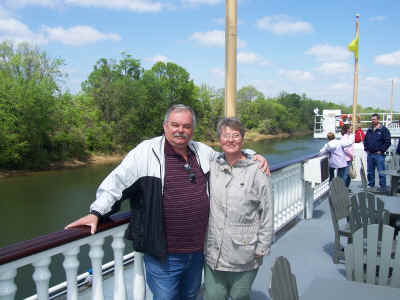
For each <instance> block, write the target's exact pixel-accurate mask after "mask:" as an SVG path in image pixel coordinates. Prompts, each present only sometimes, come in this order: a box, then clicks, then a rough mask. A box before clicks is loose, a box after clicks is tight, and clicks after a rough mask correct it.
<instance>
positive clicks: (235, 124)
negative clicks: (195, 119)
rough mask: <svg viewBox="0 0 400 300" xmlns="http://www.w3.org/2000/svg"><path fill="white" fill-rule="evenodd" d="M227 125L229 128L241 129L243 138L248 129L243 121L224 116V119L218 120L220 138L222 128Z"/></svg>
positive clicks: (218, 135)
mask: <svg viewBox="0 0 400 300" xmlns="http://www.w3.org/2000/svg"><path fill="white" fill-rule="evenodd" d="M225 127H229V128H232V129H234V130H237V131H239V132H240V135H241V136H242V138H243V137H244V134H245V132H246V130H245V129H244V127H243V124H242V122H240V120H239V119H236V118H223V119H222V120H220V121H219V122H218V125H217V137H218V138H220V136H221V133H222V129H224V128H225Z"/></svg>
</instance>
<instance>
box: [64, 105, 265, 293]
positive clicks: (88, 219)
mask: <svg viewBox="0 0 400 300" xmlns="http://www.w3.org/2000/svg"><path fill="white" fill-rule="evenodd" d="M194 126H195V115H194V112H193V110H192V109H191V108H190V107H187V106H184V105H180V104H178V105H174V106H172V107H171V108H170V109H169V110H168V111H167V113H166V115H165V119H164V124H163V127H164V136H159V137H156V138H153V139H151V140H146V141H143V142H142V143H140V144H139V145H138V146H137V147H135V148H134V149H133V150H131V151H130V152H129V153H128V155H127V156H126V157H125V158H124V160H123V161H122V162H121V164H120V165H119V166H118V167H117V168H116V169H115V170H113V171H112V172H111V173H110V174H109V175H108V176H107V177H106V179H105V180H104V181H103V182H102V183H101V185H100V186H99V188H98V190H97V193H96V201H94V202H93V203H92V205H91V206H90V214H89V215H87V216H85V217H83V218H81V219H79V220H77V221H75V222H73V223H71V224H69V225H68V226H67V227H66V228H71V227H75V226H81V225H87V226H90V227H91V233H92V234H93V233H94V232H95V231H96V228H97V224H98V222H99V219H100V218H102V217H104V216H106V215H109V214H111V213H113V212H114V211H115V209H114V208H116V207H117V206H119V204H120V201H121V200H124V199H130V201H131V209H132V219H131V223H130V224H129V227H128V230H127V232H126V238H127V239H130V240H132V242H133V247H134V249H135V250H136V251H139V252H143V253H144V262H145V266H146V279H147V284H148V285H149V287H150V289H151V291H152V293H153V298H154V299H155V300H159V299H163V300H173V299H195V298H196V296H197V293H198V290H199V288H200V284H201V277H202V269H203V244H204V239H205V232H206V229H207V223H208V212H209V198H208V191H207V180H208V174H209V162H210V159H211V158H212V157H213V156H214V155H215V152H214V150H213V149H211V148H210V147H208V146H207V145H205V144H202V143H198V142H193V141H191V138H192V135H193V129H194ZM259 158H260V157H259ZM264 162H265V164H266V161H265V159H264ZM266 168H268V166H266ZM267 172H269V170H267Z"/></svg>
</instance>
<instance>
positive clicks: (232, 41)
mask: <svg viewBox="0 0 400 300" xmlns="http://www.w3.org/2000/svg"><path fill="white" fill-rule="evenodd" d="M225 6H226V8H225V14H226V16H225V117H234V116H235V115H236V45H237V30H236V27H237V0H226V1H225Z"/></svg>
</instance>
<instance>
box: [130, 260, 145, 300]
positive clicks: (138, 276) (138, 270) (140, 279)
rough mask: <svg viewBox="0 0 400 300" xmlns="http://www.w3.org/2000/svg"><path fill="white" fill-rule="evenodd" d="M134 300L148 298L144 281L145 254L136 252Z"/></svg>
mask: <svg viewBox="0 0 400 300" xmlns="http://www.w3.org/2000/svg"><path fill="white" fill-rule="evenodd" d="M132 294H133V295H132V296H133V297H132V299H133V300H144V299H145V297H146V281H145V279H144V266H143V253H141V252H135V264H134V266H133V289H132Z"/></svg>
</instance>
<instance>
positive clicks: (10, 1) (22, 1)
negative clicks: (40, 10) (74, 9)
mask: <svg viewBox="0 0 400 300" xmlns="http://www.w3.org/2000/svg"><path fill="white" fill-rule="evenodd" d="M56 2H59V0H6V1H5V5H6V6H7V7H13V8H20V7H24V6H27V5H39V6H47V7H53V6H55V4H56Z"/></svg>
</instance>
